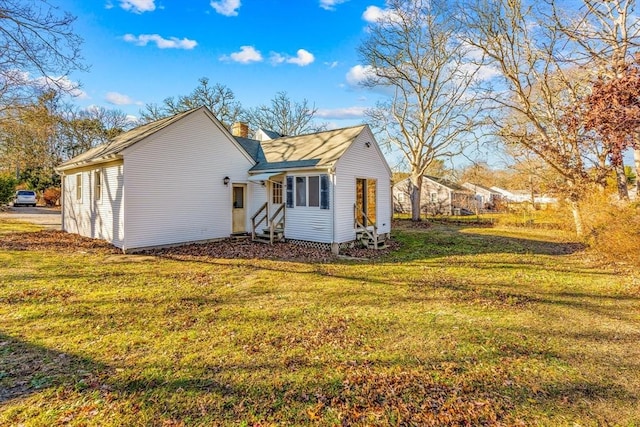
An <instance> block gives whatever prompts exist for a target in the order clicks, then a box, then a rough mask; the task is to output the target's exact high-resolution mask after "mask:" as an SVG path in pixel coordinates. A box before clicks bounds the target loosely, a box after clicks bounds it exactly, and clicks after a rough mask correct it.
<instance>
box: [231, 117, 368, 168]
mask: <svg viewBox="0 0 640 427" xmlns="http://www.w3.org/2000/svg"><path fill="white" fill-rule="evenodd" d="M365 127H366V125H359V126H353V127H348V128H342V129H333V130H328V131H323V132H316V133H312V134H308V135H299V136H285V137H281V138H277V139H272V140H268V141H262V142H261V143H260V146H261V148H262V153H263V156H264V161H260V162H259V163H257V164H256V165H255V166H254V167H253V168H251V171H263V170H274V169H292V168H302V167H327V168H328V167H331V166H333V165H334V164H335V162H337V161H338V159H340V157H341V156H342V155H343V154H344V152H345V151H346V150H347V149H348V148H349V146H351V144H352V143H353V141H355V139H356V138H357V137H358V135H360V133H361V132H362V131H363V130H364V128H365ZM237 139H238V138H236V140H237Z"/></svg>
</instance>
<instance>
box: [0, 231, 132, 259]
mask: <svg viewBox="0 0 640 427" xmlns="http://www.w3.org/2000/svg"><path fill="white" fill-rule="evenodd" d="M0 249H4V250H9V251H56V252H64V253H72V252H89V253H105V254H118V253H122V252H121V251H120V250H119V249H118V248H116V247H115V246H113V245H111V244H109V243H107V242H105V241H103V240H97V239H89V238H87V237H82V236H79V235H77V234H71V233H65V232H64V231H58V230H43V231H36V232H24V233H8V234H4V235H3V236H2V240H0Z"/></svg>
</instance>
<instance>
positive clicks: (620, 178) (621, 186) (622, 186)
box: [615, 162, 629, 201]
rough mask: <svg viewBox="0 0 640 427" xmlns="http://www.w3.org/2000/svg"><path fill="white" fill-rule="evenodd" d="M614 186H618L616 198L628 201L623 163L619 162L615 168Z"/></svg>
mask: <svg viewBox="0 0 640 427" xmlns="http://www.w3.org/2000/svg"><path fill="white" fill-rule="evenodd" d="M615 171H616V185H617V186H618V197H620V200H627V201H628V200H629V190H628V189H627V175H626V174H625V173H624V162H620V164H618V165H617V166H616V167H615Z"/></svg>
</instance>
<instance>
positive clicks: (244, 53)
mask: <svg viewBox="0 0 640 427" xmlns="http://www.w3.org/2000/svg"><path fill="white" fill-rule="evenodd" d="M262 59H263V58H262V54H261V53H260V51H259V50H256V48H255V47H253V46H240V51H239V52H233V53H232V54H231V55H228V56H227V55H223V56H221V57H220V60H222V61H233V62H239V63H241V64H249V63H251V62H261V61H262Z"/></svg>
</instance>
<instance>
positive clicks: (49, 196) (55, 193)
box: [42, 187, 62, 206]
mask: <svg viewBox="0 0 640 427" xmlns="http://www.w3.org/2000/svg"><path fill="white" fill-rule="evenodd" d="M61 194H62V193H61V192H60V189H59V188H57V187H49V188H47V189H46V190H44V193H43V195H42V198H43V199H44V202H45V204H46V205H47V206H58V202H59V201H60V195H61Z"/></svg>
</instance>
